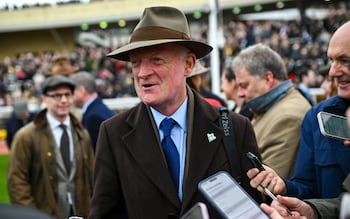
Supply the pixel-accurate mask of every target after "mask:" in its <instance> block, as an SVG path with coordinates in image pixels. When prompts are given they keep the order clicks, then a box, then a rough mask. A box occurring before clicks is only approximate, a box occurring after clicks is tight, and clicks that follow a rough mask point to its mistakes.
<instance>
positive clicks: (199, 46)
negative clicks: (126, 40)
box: [107, 39, 213, 61]
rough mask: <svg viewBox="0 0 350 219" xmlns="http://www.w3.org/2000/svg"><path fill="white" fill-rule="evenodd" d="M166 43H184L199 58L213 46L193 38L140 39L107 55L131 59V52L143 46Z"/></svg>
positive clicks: (125, 59)
mask: <svg viewBox="0 0 350 219" xmlns="http://www.w3.org/2000/svg"><path fill="white" fill-rule="evenodd" d="M165 43H176V44H179V45H182V46H184V47H186V48H188V49H189V50H191V51H192V52H194V53H195V54H196V57H197V59H200V58H202V57H204V56H206V55H208V54H209V53H210V52H211V51H212V50H213V48H212V47H211V46H209V45H207V44H205V43H202V42H198V41H192V40H181V39H162V40H147V41H138V42H132V43H130V44H128V45H125V46H122V47H120V48H118V49H116V50H114V51H112V52H110V53H109V54H107V57H111V58H114V59H119V60H122V61H130V58H129V52H131V51H133V50H135V49H139V48H143V47H148V46H155V45H160V44H165Z"/></svg>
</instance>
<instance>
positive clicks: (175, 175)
mask: <svg viewBox="0 0 350 219" xmlns="http://www.w3.org/2000/svg"><path fill="white" fill-rule="evenodd" d="M175 124H176V121H175V120H173V119H172V118H165V119H164V120H163V121H162V122H161V124H160V129H161V130H162V131H163V133H164V138H163V140H162V146H163V150H164V153H165V157H166V160H167V163H168V168H169V171H170V174H171V177H172V179H173V181H174V183H175V186H176V189H178V188H179V171H180V160H179V152H178V151H177V149H176V146H175V144H174V142H173V140H172V139H171V137H170V132H171V129H172V128H173V127H174V125H175Z"/></svg>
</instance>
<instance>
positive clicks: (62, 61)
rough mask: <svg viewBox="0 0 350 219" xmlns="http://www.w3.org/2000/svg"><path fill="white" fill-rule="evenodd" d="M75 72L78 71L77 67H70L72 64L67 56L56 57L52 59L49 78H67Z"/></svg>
mask: <svg viewBox="0 0 350 219" xmlns="http://www.w3.org/2000/svg"><path fill="white" fill-rule="evenodd" d="M77 71H79V67H77V66H72V64H71V62H70V60H69V59H68V57H67V56H64V55H56V56H55V57H54V58H53V59H52V63H51V71H50V73H49V75H50V76H51V75H63V76H69V75H71V74H73V73H75V72H77Z"/></svg>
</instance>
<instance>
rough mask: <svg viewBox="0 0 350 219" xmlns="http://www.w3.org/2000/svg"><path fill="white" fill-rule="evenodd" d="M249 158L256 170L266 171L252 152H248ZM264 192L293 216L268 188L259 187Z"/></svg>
mask: <svg viewBox="0 0 350 219" xmlns="http://www.w3.org/2000/svg"><path fill="white" fill-rule="evenodd" d="M246 155H247V158H248V159H249V161H250V162H251V163H252V165H253V166H254V167H255V168H258V169H259V171H264V170H265V168H264V166H263V165H262V163H261V161H260V160H259V158H258V157H257V156H256V155H255V154H253V153H252V152H247V154H246ZM259 186H260V187H261V188H262V189H263V190H264V192H265V193H266V194H267V195H268V196H269V197H270V198H271V199H272V200H275V201H277V202H278V203H279V204H280V205H281V206H282V207H283V208H285V209H286V210H287V212H288V214H289V215H292V212H291V211H290V210H289V209H288V208H287V207H286V206H284V205H283V204H281V203H280V202H279V201H278V199H277V197H276V196H275V195H274V194H273V193H272V192H271V191H270V190H269V189H268V188H266V186H264V185H262V184H260V185H259Z"/></svg>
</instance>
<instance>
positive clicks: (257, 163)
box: [246, 152, 265, 171]
mask: <svg viewBox="0 0 350 219" xmlns="http://www.w3.org/2000/svg"><path fill="white" fill-rule="evenodd" d="M246 156H247V158H248V159H249V161H250V163H252V165H253V167H255V168H258V169H259V170H260V171H264V170H265V168H264V166H263V165H262V163H261V161H260V160H259V158H258V157H257V156H256V155H255V154H253V153H252V152H247V153H246Z"/></svg>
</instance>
